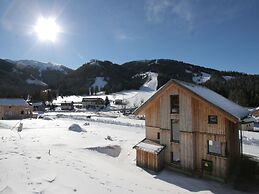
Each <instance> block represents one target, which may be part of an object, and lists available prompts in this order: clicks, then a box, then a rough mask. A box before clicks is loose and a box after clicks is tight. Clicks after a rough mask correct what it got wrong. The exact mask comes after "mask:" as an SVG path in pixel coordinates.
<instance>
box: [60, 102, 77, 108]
mask: <svg viewBox="0 0 259 194" xmlns="http://www.w3.org/2000/svg"><path fill="white" fill-rule="evenodd" d="M60 106H61V110H74V102H72V101H64V102H61V104H60Z"/></svg>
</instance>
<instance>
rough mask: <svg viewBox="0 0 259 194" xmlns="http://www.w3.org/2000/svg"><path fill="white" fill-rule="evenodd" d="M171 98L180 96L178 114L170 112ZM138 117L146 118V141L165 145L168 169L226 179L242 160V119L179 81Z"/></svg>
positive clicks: (155, 96) (145, 107) (167, 87)
mask: <svg viewBox="0 0 259 194" xmlns="http://www.w3.org/2000/svg"><path fill="white" fill-rule="evenodd" d="M172 95H176V96H179V110H178V112H172V111H171V110H170V109H172V108H171V102H170V97H171V96H172ZM135 114H139V115H145V118H146V120H145V125H146V138H147V139H150V140H153V141H156V142H159V143H160V144H161V145H165V150H164V156H163V157H164V158H163V160H164V163H165V164H166V165H168V166H172V167H174V168H179V169H181V170H183V171H187V172H190V173H192V174H196V175H199V176H203V175H204V176H205V175H207V176H212V177H218V178H220V179H225V178H227V177H228V175H229V174H230V173H231V170H232V169H233V168H234V165H235V164H236V161H237V160H238V159H239V156H240V144H239V127H240V124H239V120H238V119H237V118H236V117H235V116H233V115H231V114H229V113H227V112H225V111H224V110H222V109H221V108H219V107H217V106H215V105H214V104H212V103H210V102H209V101H207V100H206V99H204V98H202V97H200V96H199V95H197V94H195V93H194V92H192V91H190V90H188V89H187V88H185V87H183V86H182V85H181V84H179V83H178V82H175V81H171V82H170V83H168V84H166V86H164V87H163V88H162V89H160V90H159V91H158V92H157V93H156V94H155V95H154V96H153V97H151V99H149V100H148V101H147V102H146V103H145V104H143V105H142V106H141V107H140V108H139V109H137V110H136V111H135ZM213 119H214V120H215V119H216V120H215V121H214V120H213ZM213 122H214V123H213ZM158 133H159V135H158ZM178 136H179V137H178ZM158 137H159V139H158ZM211 150H212V151H211ZM138 154H140V152H137V158H138V157H139V156H138ZM141 154H143V153H141Z"/></svg>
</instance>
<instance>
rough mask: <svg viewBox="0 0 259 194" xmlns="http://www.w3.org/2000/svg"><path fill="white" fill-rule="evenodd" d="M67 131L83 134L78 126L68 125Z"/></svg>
mask: <svg viewBox="0 0 259 194" xmlns="http://www.w3.org/2000/svg"><path fill="white" fill-rule="evenodd" d="M68 130H70V131H75V132H83V131H85V130H84V129H82V128H81V127H80V126H79V125H78V124H72V125H70V127H69V128H68Z"/></svg>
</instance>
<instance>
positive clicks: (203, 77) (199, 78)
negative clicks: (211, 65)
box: [192, 72, 211, 84]
mask: <svg viewBox="0 0 259 194" xmlns="http://www.w3.org/2000/svg"><path fill="white" fill-rule="evenodd" d="M210 77H211V75H210V74H208V73H204V72H201V73H199V74H198V73H194V74H193V77H192V81H193V82H195V83H197V84H201V83H205V82H206V81H208V80H209V79H210Z"/></svg>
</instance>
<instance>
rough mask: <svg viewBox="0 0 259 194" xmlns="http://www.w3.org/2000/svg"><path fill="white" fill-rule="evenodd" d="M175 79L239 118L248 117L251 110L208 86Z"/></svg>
mask: <svg viewBox="0 0 259 194" xmlns="http://www.w3.org/2000/svg"><path fill="white" fill-rule="evenodd" d="M174 81H175V82H176V83H178V84H179V85H181V86H183V87H185V88H187V89H188V90H190V91H192V92H193V93H195V94H196V95H198V96H200V97H202V98H203V99H205V100H206V101H208V102H210V103H211V104H213V105H215V106H217V107H218V108H220V109H222V110H223V111H225V112H227V113H229V114H231V115H232V116H234V117H236V118H237V119H239V120H241V119H242V118H244V117H246V116H247V115H248V114H249V111H248V109H247V108H244V107H242V106H240V105H238V104H236V103H234V102H232V101H230V100H229V99H227V98H225V97H223V96H221V95H220V94H218V93H216V92H214V91H212V90H210V89H208V88H206V87H203V86H200V85H196V84H191V83H187V82H183V81H179V80H174Z"/></svg>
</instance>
